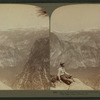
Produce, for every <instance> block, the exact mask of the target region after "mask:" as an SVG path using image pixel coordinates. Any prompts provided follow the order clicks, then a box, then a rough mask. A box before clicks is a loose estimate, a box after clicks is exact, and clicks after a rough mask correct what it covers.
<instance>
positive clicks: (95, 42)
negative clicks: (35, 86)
mask: <svg viewBox="0 0 100 100" xmlns="http://www.w3.org/2000/svg"><path fill="white" fill-rule="evenodd" d="M50 24H51V26H50V81H51V83H50V90H100V4H71V5H65V6H62V7H59V8H57V9H55V11H54V12H53V13H52V15H51V21H50Z"/></svg>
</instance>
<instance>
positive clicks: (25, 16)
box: [0, 4, 49, 30]
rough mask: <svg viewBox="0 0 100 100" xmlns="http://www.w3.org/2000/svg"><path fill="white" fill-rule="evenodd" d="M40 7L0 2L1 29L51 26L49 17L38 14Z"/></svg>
mask: <svg viewBox="0 0 100 100" xmlns="http://www.w3.org/2000/svg"><path fill="white" fill-rule="evenodd" d="M39 9H40V8H39V7H36V6H33V5H24V4H0V30H8V29H13V28H37V29H40V28H42V27H49V17H46V16H45V17H44V16H38V15H39V13H38V10H39Z"/></svg>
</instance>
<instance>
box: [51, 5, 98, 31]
mask: <svg viewBox="0 0 100 100" xmlns="http://www.w3.org/2000/svg"><path fill="white" fill-rule="evenodd" d="M89 28H90V29H91V28H100V4H76V5H66V6H62V7H59V8H57V9H56V10H55V11H54V12H53V14H52V16H51V31H57V32H70V31H80V30H83V29H89Z"/></svg>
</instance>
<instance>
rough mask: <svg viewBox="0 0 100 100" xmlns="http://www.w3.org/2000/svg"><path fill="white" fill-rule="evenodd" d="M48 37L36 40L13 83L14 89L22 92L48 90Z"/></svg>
mask: <svg viewBox="0 0 100 100" xmlns="http://www.w3.org/2000/svg"><path fill="white" fill-rule="evenodd" d="M49 61H50V60H49V37H42V38H39V39H38V40H36V42H35V43H34V46H33V48H32V50H31V53H30V57H29V60H28V62H27V64H26V66H25V68H24V70H23V71H22V73H21V74H19V75H18V76H17V78H16V81H15V82H14V88H16V89H22V90H23V89H24V90H48V89H49V72H50V69H49Z"/></svg>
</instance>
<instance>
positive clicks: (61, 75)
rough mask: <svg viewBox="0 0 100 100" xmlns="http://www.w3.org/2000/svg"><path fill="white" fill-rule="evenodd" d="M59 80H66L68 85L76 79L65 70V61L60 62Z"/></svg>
mask: <svg viewBox="0 0 100 100" xmlns="http://www.w3.org/2000/svg"><path fill="white" fill-rule="evenodd" d="M57 76H58V80H59V81H60V82H62V81H63V82H64V83H66V84H68V85H70V84H71V83H72V82H74V79H73V78H72V76H71V75H70V74H69V73H67V72H66V71H65V66H64V63H60V68H59V69H58V75H57Z"/></svg>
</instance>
